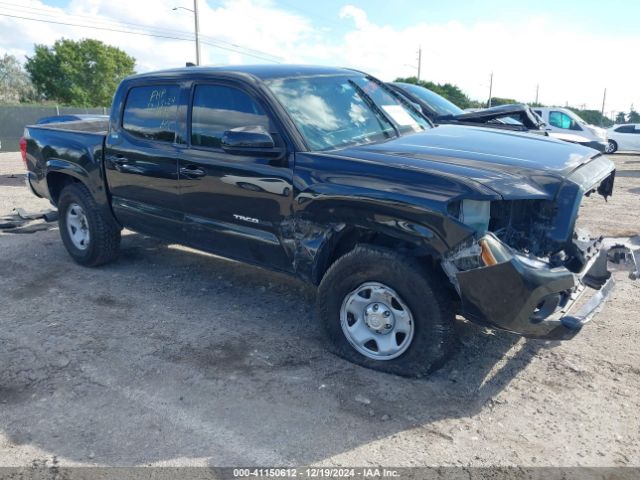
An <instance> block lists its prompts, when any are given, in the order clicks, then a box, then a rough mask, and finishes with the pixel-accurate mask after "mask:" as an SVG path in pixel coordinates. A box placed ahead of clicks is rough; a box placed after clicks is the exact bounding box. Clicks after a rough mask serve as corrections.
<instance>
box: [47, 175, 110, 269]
mask: <svg viewBox="0 0 640 480" xmlns="http://www.w3.org/2000/svg"><path fill="white" fill-rule="evenodd" d="M74 204H77V205H79V206H80V207H81V208H82V210H83V211H84V214H85V216H86V223H87V229H88V231H89V235H90V237H89V241H88V243H87V247H86V248H85V249H84V250H82V249H79V248H78V247H76V246H75V245H74V243H73V241H72V239H71V235H70V233H69V230H68V228H67V213H68V210H69V208H70V207H71V206H72V205H74ZM58 225H59V226H60V236H61V237H62V242H63V243H64V246H65V247H66V249H67V251H68V252H69V255H71V258H73V259H74V260H75V261H76V262H77V263H79V264H80V265H83V266H85V267H96V266H98V265H103V264H105V263H109V262H111V261H113V260H115V259H116V258H117V256H118V250H119V249H120V228H118V226H117V225H115V222H114V221H113V220H112V219H110V218H108V217H107V216H106V214H105V213H104V212H103V211H102V210H101V209H100V207H98V205H97V204H96V202H95V200H94V199H93V197H92V196H91V193H89V190H88V189H87V187H85V186H84V185H82V184H81V183H72V184H69V185H67V186H66V187H64V189H63V190H62V192H61V193H60V198H59V199H58Z"/></svg>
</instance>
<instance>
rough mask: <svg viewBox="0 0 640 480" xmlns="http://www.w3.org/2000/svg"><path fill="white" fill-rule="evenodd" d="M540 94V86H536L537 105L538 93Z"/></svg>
mask: <svg viewBox="0 0 640 480" xmlns="http://www.w3.org/2000/svg"><path fill="white" fill-rule="evenodd" d="M539 92H540V84H539V83H537V84H536V105H537V104H538V93H539Z"/></svg>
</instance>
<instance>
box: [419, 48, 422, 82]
mask: <svg viewBox="0 0 640 480" xmlns="http://www.w3.org/2000/svg"><path fill="white" fill-rule="evenodd" d="M421 67H422V45H420V46H419V47H418V81H420V69H421Z"/></svg>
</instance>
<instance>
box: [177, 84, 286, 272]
mask: <svg viewBox="0 0 640 480" xmlns="http://www.w3.org/2000/svg"><path fill="white" fill-rule="evenodd" d="M194 89H195V90H194V94H193V102H194V103H193V104H194V106H195V109H194V110H193V111H192V115H191V116H190V118H193V129H192V131H191V132H190V140H191V142H190V146H189V147H187V148H185V149H184V150H183V151H182V153H181V156H180V160H179V168H178V170H179V178H180V197H181V202H182V208H183V210H184V214H185V231H186V237H187V242H188V243H189V244H190V245H192V246H194V247H196V248H200V249H203V250H207V251H211V252H214V253H218V254H220V255H224V256H228V257H232V258H237V259H240V260H244V261H248V262H252V263H258V264H265V265H269V266H270V267H273V268H277V269H281V270H287V271H291V270H292V263H291V259H290V258H289V257H288V255H287V254H286V252H285V249H284V247H283V245H282V239H281V238H280V232H281V224H282V222H283V221H284V220H285V219H286V218H289V217H290V215H291V205H292V194H293V193H292V190H293V188H292V177H293V171H292V168H291V167H292V165H289V163H288V161H287V158H286V157H285V156H284V154H283V155H282V156H281V157H280V158H277V157H273V156H260V154H259V153H254V154H251V155H237V154H231V153H227V152H225V151H224V150H222V148H221V138H222V135H223V134H224V132H225V131H226V130H230V129H232V128H237V127H246V126H261V127H263V128H264V129H265V130H267V131H270V132H272V133H273V134H274V137H275V138H278V135H277V132H276V131H275V127H274V126H273V125H272V123H271V122H270V120H269V117H268V115H267V114H266V113H265V112H264V110H263V109H262V108H261V106H260V104H259V103H258V101H256V100H255V99H254V98H253V97H252V96H251V95H249V94H248V93H246V92H244V91H243V90H241V89H239V88H236V87H234V86H229V85H196V86H195V87H194Z"/></svg>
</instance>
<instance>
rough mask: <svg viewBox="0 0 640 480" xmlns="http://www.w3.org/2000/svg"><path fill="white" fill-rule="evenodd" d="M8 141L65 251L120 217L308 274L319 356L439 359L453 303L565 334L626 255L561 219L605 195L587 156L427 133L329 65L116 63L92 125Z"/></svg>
mask: <svg viewBox="0 0 640 480" xmlns="http://www.w3.org/2000/svg"><path fill="white" fill-rule="evenodd" d="M23 144H24V145H25V147H24V152H23V153H24V155H25V162H26V164H27V167H28V174H27V179H28V184H29V185H30V187H31V189H32V190H33V192H34V193H35V194H36V195H39V196H42V197H46V198H48V199H50V200H51V202H52V203H53V204H54V205H56V206H57V207H58V210H59V222H60V234H61V236H62V240H63V242H64V244H65V246H66V248H67V250H68V251H69V253H70V255H71V257H72V258H73V259H74V260H75V261H76V262H78V263H80V264H81V265H87V266H96V265H100V264H103V263H106V262H109V261H111V260H113V259H115V258H116V255H117V252H118V247H119V243H120V231H121V229H122V228H128V229H131V230H134V231H138V232H141V233H144V234H148V235H153V236H158V237H162V238H164V239H168V240H170V241H174V242H178V243H181V244H185V245H189V246H192V247H195V248H198V249H202V250H206V251H210V252H214V253H216V254H218V255H222V256H226V257H229V258H234V259H239V260H242V261H245V262H250V263H253V264H257V265H261V266H263V267H266V268H270V269H274V270H279V271H282V272H287V273H290V274H292V275H296V276H298V277H300V278H302V279H304V280H305V281H307V282H310V283H312V284H315V285H318V286H319V288H318V308H319V313H320V316H321V318H322V321H323V322H324V324H325V325H326V331H327V332H328V337H329V339H330V345H332V348H333V350H334V351H335V352H336V353H338V354H339V355H342V356H343V357H346V358H348V359H350V360H352V361H354V362H357V363H359V364H361V365H364V366H368V367H372V368H377V369H380V370H384V371H387V372H393V373H398V374H402V375H414V376H420V375H424V374H426V373H428V372H429V371H431V370H432V369H434V368H436V367H437V366H438V365H439V364H441V363H442V361H443V359H444V358H445V356H446V354H447V352H448V351H449V349H450V347H451V346H452V345H453V344H454V340H455V334H454V331H455V330H454V323H455V315H456V313H459V314H462V315H464V316H465V317H466V318H468V319H470V320H473V321H476V322H480V323H483V324H487V325H492V326H495V327H498V328H501V329H505V330H509V331H511V332H516V333H519V334H522V335H525V336H529V337H536V338H543V339H567V338H571V337H572V336H573V335H575V333H576V332H578V331H579V330H580V328H581V327H582V326H583V324H584V323H586V322H587V321H588V320H589V319H591V317H592V316H593V315H594V313H595V312H596V311H597V309H598V308H599V307H600V305H601V304H602V302H603V301H604V300H605V299H606V297H607V296H608V294H609V292H610V291H611V288H612V285H613V277H611V274H610V273H609V271H608V270H607V268H608V259H611V258H613V257H615V258H616V259H622V260H624V261H626V262H627V263H629V264H632V263H633V262H634V261H635V258H634V257H633V252H631V251H630V250H629V249H628V248H626V247H623V246H614V247H612V248H610V245H607V244H606V240H603V239H590V238H588V237H586V236H585V235H583V234H581V233H579V232H578V231H574V230H576V229H575V223H576V218H577V215H578V209H579V207H580V204H581V201H582V199H583V197H584V196H585V195H589V194H599V195H602V196H603V197H605V198H606V197H608V196H609V195H611V194H612V191H613V182H614V173H615V171H614V165H613V164H612V162H611V161H609V160H608V159H607V158H606V157H604V156H602V155H600V154H599V153H598V152H596V151H595V150H591V149H589V148H584V147H580V146H577V145H573V144H568V143H563V142H559V141H555V140H550V139H547V138H544V137H540V136H533V135H527V134H518V133H512V132H505V131H501V130H495V129H493V130H491V129H485V128H481V127H471V126H457V125H442V126H438V127H435V128H434V127H433V126H432V124H431V123H430V122H429V121H428V119H426V118H425V117H423V116H422V114H421V113H420V112H419V111H418V110H417V108H416V107H415V106H414V105H413V104H411V102H408V101H406V100H405V99H404V98H403V97H401V96H400V95H398V94H397V93H395V92H394V91H393V90H392V89H390V88H389V87H387V86H385V85H384V83H382V82H380V81H379V80H377V79H375V78H373V77H371V76H369V75H366V74H364V73H361V72H358V71H354V70H349V69H336V68H327V67H312V66H253V67H251V66H243V67H232V68H219V67H217V68H200V67H198V68H183V69H175V70H167V71H161V72H155V73H149V74H142V75H136V76H132V77H129V78H127V79H125V80H124V81H123V82H122V83H121V84H120V86H119V88H118V90H117V92H116V94H115V97H114V101H113V106H112V110H111V116H110V119H109V121H108V122H105V121H100V120H97V121H81V122H67V123H64V124H63V123H60V124H48V125H35V126H29V127H27V128H26V129H25V142H23ZM631 268H636V267H635V266H633V265H631ZM587 287H591V289H592V290H595V292H594V293H593V295H592V296H591V298H590V299H589V300H588V301H587V302H586V303H584V305H582V306H579V308H578V307H576V306H575V305H576V303H577V299H578V298H579V297H580V296H581V294H582V293H583V292H585V291H587V290H589V289H588V288H587ZM572 308H573V310H572ZM283 314H284V312H283Z"/></svg>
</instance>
